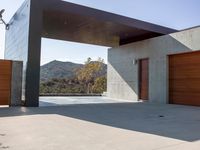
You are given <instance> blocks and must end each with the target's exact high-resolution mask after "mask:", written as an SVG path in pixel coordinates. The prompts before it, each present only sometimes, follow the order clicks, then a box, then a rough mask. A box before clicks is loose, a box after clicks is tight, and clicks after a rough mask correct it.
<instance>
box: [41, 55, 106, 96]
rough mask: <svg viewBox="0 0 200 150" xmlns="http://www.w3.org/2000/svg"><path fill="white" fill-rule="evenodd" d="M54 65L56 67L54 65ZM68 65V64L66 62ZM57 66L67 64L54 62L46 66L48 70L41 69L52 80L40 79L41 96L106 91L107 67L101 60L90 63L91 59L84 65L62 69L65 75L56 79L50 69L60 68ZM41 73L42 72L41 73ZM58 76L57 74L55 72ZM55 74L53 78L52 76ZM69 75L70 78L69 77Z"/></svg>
mask: <svg viewBox="0 0 200 150" xmlns="http://www.w3.org/2000/svg"><path fill="white" fill-rule="evenodd" d="M55 63H56V64H57V65H55ZM66 63H68V64H69V62H66ZM58 64H62V67H63V66H69V65H67V64H63V63H59V62H58V61H54V63H52V62H51V63H50V65H49V64H47V65H46V66H47V67H48V68H49V69H48V68H47V67H46V68H45V67H44V66H43V67H42V68H41V70H42V69H45V71H43V72H45V74H51V77H52V78H45V79H44V78H41V83H40V93H42V94H48V93H51V94H59V93H62V94H65V93H82V94H84V93H87V94H90V93H97V94H98V93H103V92H104V91H106V82H107V79H106V70H107V65H106V64H104V61H103V59H101V58H99V59H98V60H97V61H92V59H91V58H88V59H87V61H86V62H85V64H84V65H80V64H78V65H76V64H74V63H70V64H73V66H75V67H71V66H70V67H71V68H70V69H69V68H64V70H65V71H66V70H68V71H69V72H70V73H69V72H68V71H66V74H67V75H66V74H65V73H64V72H63V70H62V69H61V72H62V74H63V75H62V76H63V77H65V78H62V77H59V78H58V77H57V76H56V73H52V71H53V70H52V67H49V66H56V68H62V67H60V66H59V65H58ZM56 70H58V69H56ZM41 72H42V71H41ZM57 73H58V74H59V72H57ZM53 74H55V78H54V76H53ZM69 74H70V76H69ZM46 76H47V75H46Z"/></svg>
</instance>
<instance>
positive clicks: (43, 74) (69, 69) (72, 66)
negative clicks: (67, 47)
mask: <svg viewBox="0 0 200 150" xmlns="http://www.w3.org/2000/svg"><path fill="white" fill-rule="evenodd" d="M83 66H84V65H83V64H77V63H72V62H62V61H57V60H54V61H51V62H49V63H47V64H45V65H43V66H41V68H40V80H41V81H42V82H46V81H49V80H51V79H54V78H56V79H71V78H73V77H74V76H75V70H76V69H79V68H81V67H83ZM106 73H107V65H106V64H103V70H102V71H101V72H100V73H99V75H100V76H102V75H106Z"/></svg>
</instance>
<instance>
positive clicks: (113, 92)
mask: <svg viewBox="0 0 200 150" xmlns="http://www.w3.org/2000/svg"><path fill="white" fill-rule="evenodd" d="M199 35H200V27H198V28H193V29H190V30H185V31H182V32H177V33H173V34H170V35H165V36H161V37H156V38H152V39H148V40H144V41H140V42H135V43H131V44H127V45H123V46H120V47H116V48H111V49H109V50H108V96H109V97H111V98H118V99H127V100H133V101H137V100H138V91H139V86H138V63H137V64H135V65H134V64H133V60H134V59H136V60H138V59H142V58H149V100H150V101H151V102H160V103H168V56H167V55H168V54H175V53H182V52H189V51H196V50H200V36H199Z"/></svg>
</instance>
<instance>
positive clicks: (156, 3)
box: [0, 0, 200, 64]
mask: <svg viewBox="0 0 200 150" xmlns="http://www.w3.org/2000/svg"><path fill="white" fill-rule="evenodd" d="M23 1H24V0H0V9H2V8H5V9H6V12H5V14H4V18H5V20H6V21H8V20H10V18H11V17H12V15H13V14H14V12H15V11H16V10H17V9H18V8H19V6H20V5H21V4H22V2H23ZM68 1H69V2H73V3H77V4H81V5H85V6H89V7H93V8H98V9H101V10H105V11H109V12H113V13H116V14H120V15H124V16H128V17H132V18H135V19H140V20H143V21H148V22H151V23H155V24H159V25H162V26H166V27H170V28H174V29H178V30H181V29H185V28H190V27H194V26H198V25H200V15H199V14H200V9H199V7H200V1H199V0H166V1H164V0H153V1H150V0H68ZM4 36H5V30H4V27H3V25H1V26H0V58H3V55H4V53H3V52H4V43H5V42H4ZM89 56H90V57H92V58H93V59H96V58H97V57H98V56H100V57H102V58H104V59H105V60H106V59H107V48H106V47H100V46H94V45H86V44H78V43H70V42H65V41H56V40H49V39H43V40H42V57H41V64H44V63H47V62H49V61H51V60H55V59H56V60H61V61H74V62H78V63H83V62H84V60H85V59H86V58H87V57H89Z"/></svg>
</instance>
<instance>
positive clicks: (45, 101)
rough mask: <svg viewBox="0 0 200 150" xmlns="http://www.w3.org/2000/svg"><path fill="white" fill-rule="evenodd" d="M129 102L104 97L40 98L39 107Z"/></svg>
mask: <svg viewBox="0 0 200 150" xmlns="http://www.w3.org/2000/svg"><path fill="white" fill-rule="evenodd" d="M122 102H131V101H124V100H120V99H118V100H116V99H111V98H108V97H104V96H61V97H57V96H50V97H48V96H43V97H40V103H39V105H40V107H44V106H60V105H71V104H100V103H103V104H105V103H122Z"/></svg>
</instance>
